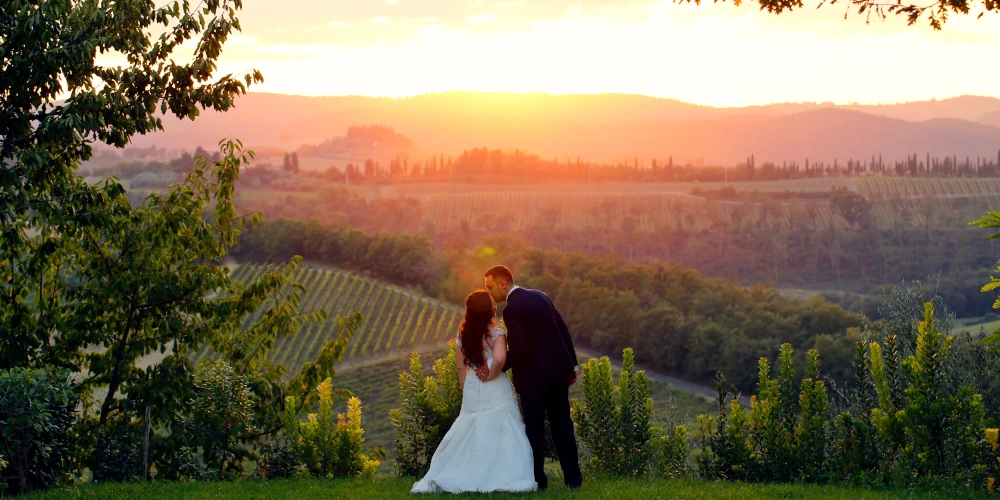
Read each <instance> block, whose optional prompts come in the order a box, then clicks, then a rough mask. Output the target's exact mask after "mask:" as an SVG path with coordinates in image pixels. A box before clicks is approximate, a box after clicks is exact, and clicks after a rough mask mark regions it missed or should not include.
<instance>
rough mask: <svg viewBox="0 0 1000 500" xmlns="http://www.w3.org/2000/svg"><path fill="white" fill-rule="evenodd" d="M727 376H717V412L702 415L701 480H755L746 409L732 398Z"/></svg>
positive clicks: (698, 458) (698, 462)
mask: <svg viewBox="0 0 1000 500" xmlns="http://www.w3.org/2000/svg"><path fill="white" fill-rule="evenodd" d="M728 388H729V384H728V381H727V380H726V377H725V375H723V374H721V373H719V374H718V375H716V377H715V394H716V399H715V401H716V404H717V405H718V413H717V414H716V415H699V416H698V426H699V428H700V431H701V436H700V438H699V449H698V450H697V451H696V452H695V454H694V459H695V464H696V465H697V466H698V472H699V473H700V474H701V475H702V477H705V478H709V479H733V480H741V479H749V478H753V477H755V473H756V472H755V469H756V468H755V467H754V466H753V465H754V464H753V462H752V460H751V451H750V447H749V446H748V444H747V442H748V440H747V416H746V410H745V409H744V408H743V406H742V405H741V404H740V401H739V399H738V398H735V397H734V398H730V397H729V396H730V393H729V391H728Z"/></svg>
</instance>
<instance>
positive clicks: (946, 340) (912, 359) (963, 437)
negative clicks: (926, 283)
mask: <svg viewBox="0 0 1000 500" xmlns="http://www.w3.org/2000/svg"><path fill="white" fill-rule="evenodd" d="M951 347H952V337H945V336H943V335H942V334H941V332H940V331H939V330H938V326H937V321H936V320H935V317H934V306H933V305H932V304H931V303H930V302H928V303H927V304H925V306H924V320H923V321H921V322H920V324H919V326H918V333H917V339H916V350H915V352H914V353H913V354H912V355H910V356H908V357H907V358H906V359H905V360H903V361H902V363H901V364H899V363H898V362H897V361H896V360H895V359H893V356H891V355H890V356H884V355H883V346H881V345H880V344H879V343H877V342H873V343H871V344H870V346H869V356H870V365H871V373H872V377H871V378H872V381H873V384H874V386H875V392H876V394H877V395H878V407H877V408H874V409H873V410H872V423H873V424H874V426H875V427H876V428H877V429H878V437H879V440H880V442H881V444H882V448H883V449H884V450H885V451H886V452H887V453H888V458H889V459H890V460H892V463H891V465H890V466H891V467H892V468H893V469H894V472H895V473H897V474H902V475H905V476H908V477H909V478H912V479H921V478H925V477H931V476H935V477H948V478H956V479H959V480H963V479H967V478H969V477H970V474H972V473H973V471H974V468H975V466H976V465H977V464H979V459H980V456H979V455H980V453H981V450H980V449H979V443H980V442H981V440H982V438H983V436H984V432H985V424H984V418H985V412H986V410H985V408H984V407H983V404H982V397H981V396H980V395H979V394H975V393H973V391H972V389H971V388H969V387H961V388H959V389H958V391H952V390H950V387H949V385H950V384H949V381H948V380H947V377H948V373H947V371H946V369H945V366H946V363H947V362H948V356H949V354H950V351H951ZM889 348H890V349H889V352H890V353H891V352H892V350H893V349H894V346H893V345H892V344H891V343H890V345H889ZM897 371H898V372H901V373H902V376H903V381H904V382H905V384H906V385H905V389H904V390H903V394H902V397H901V398H900V395H899V394H898V389H895V390H894V388H893V383H892V379H893V375H892V374H893V373H895V372H897Z"/></svg>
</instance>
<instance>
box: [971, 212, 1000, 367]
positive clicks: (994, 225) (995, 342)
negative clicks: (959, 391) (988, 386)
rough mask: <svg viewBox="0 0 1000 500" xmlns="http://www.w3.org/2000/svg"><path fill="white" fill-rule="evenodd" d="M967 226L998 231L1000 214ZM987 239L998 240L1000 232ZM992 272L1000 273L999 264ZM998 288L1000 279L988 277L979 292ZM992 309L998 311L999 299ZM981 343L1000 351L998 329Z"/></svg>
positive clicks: (995, 213)
mask: <svg viewBox="0 0 1000 500" xmlns="http://www.w3.org/2000/svg"><path fill="white" fill-rule="evenodd" d="M969 225H972V226H977V227H980V228H983V229H993V230H1000V212H989V213H987V214H986V215H984V216H982V217H980V218H979V219H977V220H975V221H973V222H970V223H969ZM987 238H992V239H996V238H1000V232H994V233H991V234H990V235H989V236H987ZM994 272H998V273H1000V263H998V264H997V267H996V269H995V270H994ZM998 288H1000V278H997V277H996V276H990V282H989V283H987V284H985V285H983V287H982V289H981V290H980V291H981V292H983V293H988V292H993V291H995V290H997V289H998ZM993 309H1000V298H997V299H996V300H994V301H993ZM983 342H984V343H986V344H989V345H992V346H993V347H994V349H1000V329H997V330H995V331H993V332H992V333H990V335H989V336H988V337H986V338H985V339H983Z"/></svg>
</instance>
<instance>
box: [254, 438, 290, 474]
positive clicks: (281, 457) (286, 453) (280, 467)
mask: <svg viewBox="0 0 1000 500" xmlns="http://www.w3.org/2000/svg"><path fill="white" fill-rule="evenodd" d="M298 470H299V460H298V457H296V456H295V450H294V449H292V446H291V445H290V443H285V442H283V440H282V441H279V442H278V443H268V444H265V445H264V446H263V447H262V449H261V453H260V459H259V460H258V461H257V475H258V476H260V477H261V478H264V479H288V478H290V477H293V476H295V474H296V472H297V471H298Z"/></svg>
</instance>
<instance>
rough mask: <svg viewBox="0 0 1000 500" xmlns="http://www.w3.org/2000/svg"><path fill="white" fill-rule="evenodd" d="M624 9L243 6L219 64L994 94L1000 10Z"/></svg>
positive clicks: (445, 81)
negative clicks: (898, 14)
mask: <svg viewBox="0 0 1000 500" xmlns="http://www.w3.org/2000/svg"><path fill="white" fill-rule="evenodd" d="M756 5H757V4H755V3H753V4H744V5H743V6H741V7H735V6H733V5H732V3H726V4H715V5H712V4H711V2H709V5H702V6H695V5H693V4H674V3H671V2H669V1H667V2H656V1H643V0H631V1H623V2H609V1H604V0H546V1H531V0H504V1H497V0H457V1H456V0H290V1H284V2H277V1H273V0H266V1H265V0H245V1H244V8H243V12H242V14H241V15H240V16H239V17H240V19H241V22H242V24H243V33H242V34H241V35H240V36H238V37H236V38H234V39H231V40H230V42H229V43H228V44H227V48H226V52H225V55H224V57H223V61H222V64H221V69H222V70H224V71H227V72H234V73H243V72H245V71H246V70H247V69H249V68H257V69H260V70H261V71H263V73H264V77H265V80H266V83H264V84H263V85H260V86H258V87H255V90H257V91H267V92H277V93H285V94H304V95H348V94H359V95H369V96H393V97H398V96H409V95H415V94H423V93H430V92H443V91H448V90H476V91H510V92H536V91H537V92H549V93H601V92H618V93H634V94H645V95H651V96H657V97H668V98H674V99H680V100H683V101H687V102H693V103H698V104H708V105H715V106H742V105H751V104H766V103H771V102H800V101H817V102H820V101H833V102H837V103H848V102H859V103H889V102H901V101H907V100H922V99H930V98H946V97H952V96H957V95H962V94H976V95H991V96H997V97H1000V84H998V82H1000V65H998V64H996V60H997V55H998V54H1000V15H997V14H990V13H987V14H986V15H985V16H984V17H983V18H982V19H979V20H976V19H975V15H972V16H954V17H952V19H951V20H950V21H949V22H948V23H947V24H946V25H945V27H944V30H943V31H941V32H935V31H932V30H931V29H930V28H929V27H927V23H926V22H925V21H923V20H922V21H921V22H920V24H919V25H918V26H913V27H907V26H906V23H905V20H904V19H902V18H890V19H888V20H887V21H885V22H883V21H882V20H879V19H877V18H875V17H873V18H872V21H871V24H869V25H866V24H865V18H864V16H859V15H857V14H855V13H854V11H851V13H850V14H849V15H848V18H847V19H846V20H845V19H844V13H845V10H846V5H843V4H841V3H837V4H834V5H832V6H831V5H827V6H824V7H823V8H821V9H819V10H817V9H815V8H813V7H814V6H815V5H816V4H815V3H813V2H809V3H807V7H806V8H805V9H803V10H801V11H799V12H795V13H792V14H787V13H786V14H783V15H781V16H774V15H769V14H766V13H761V12H758V11H757V6H756Z"/></svg>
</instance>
